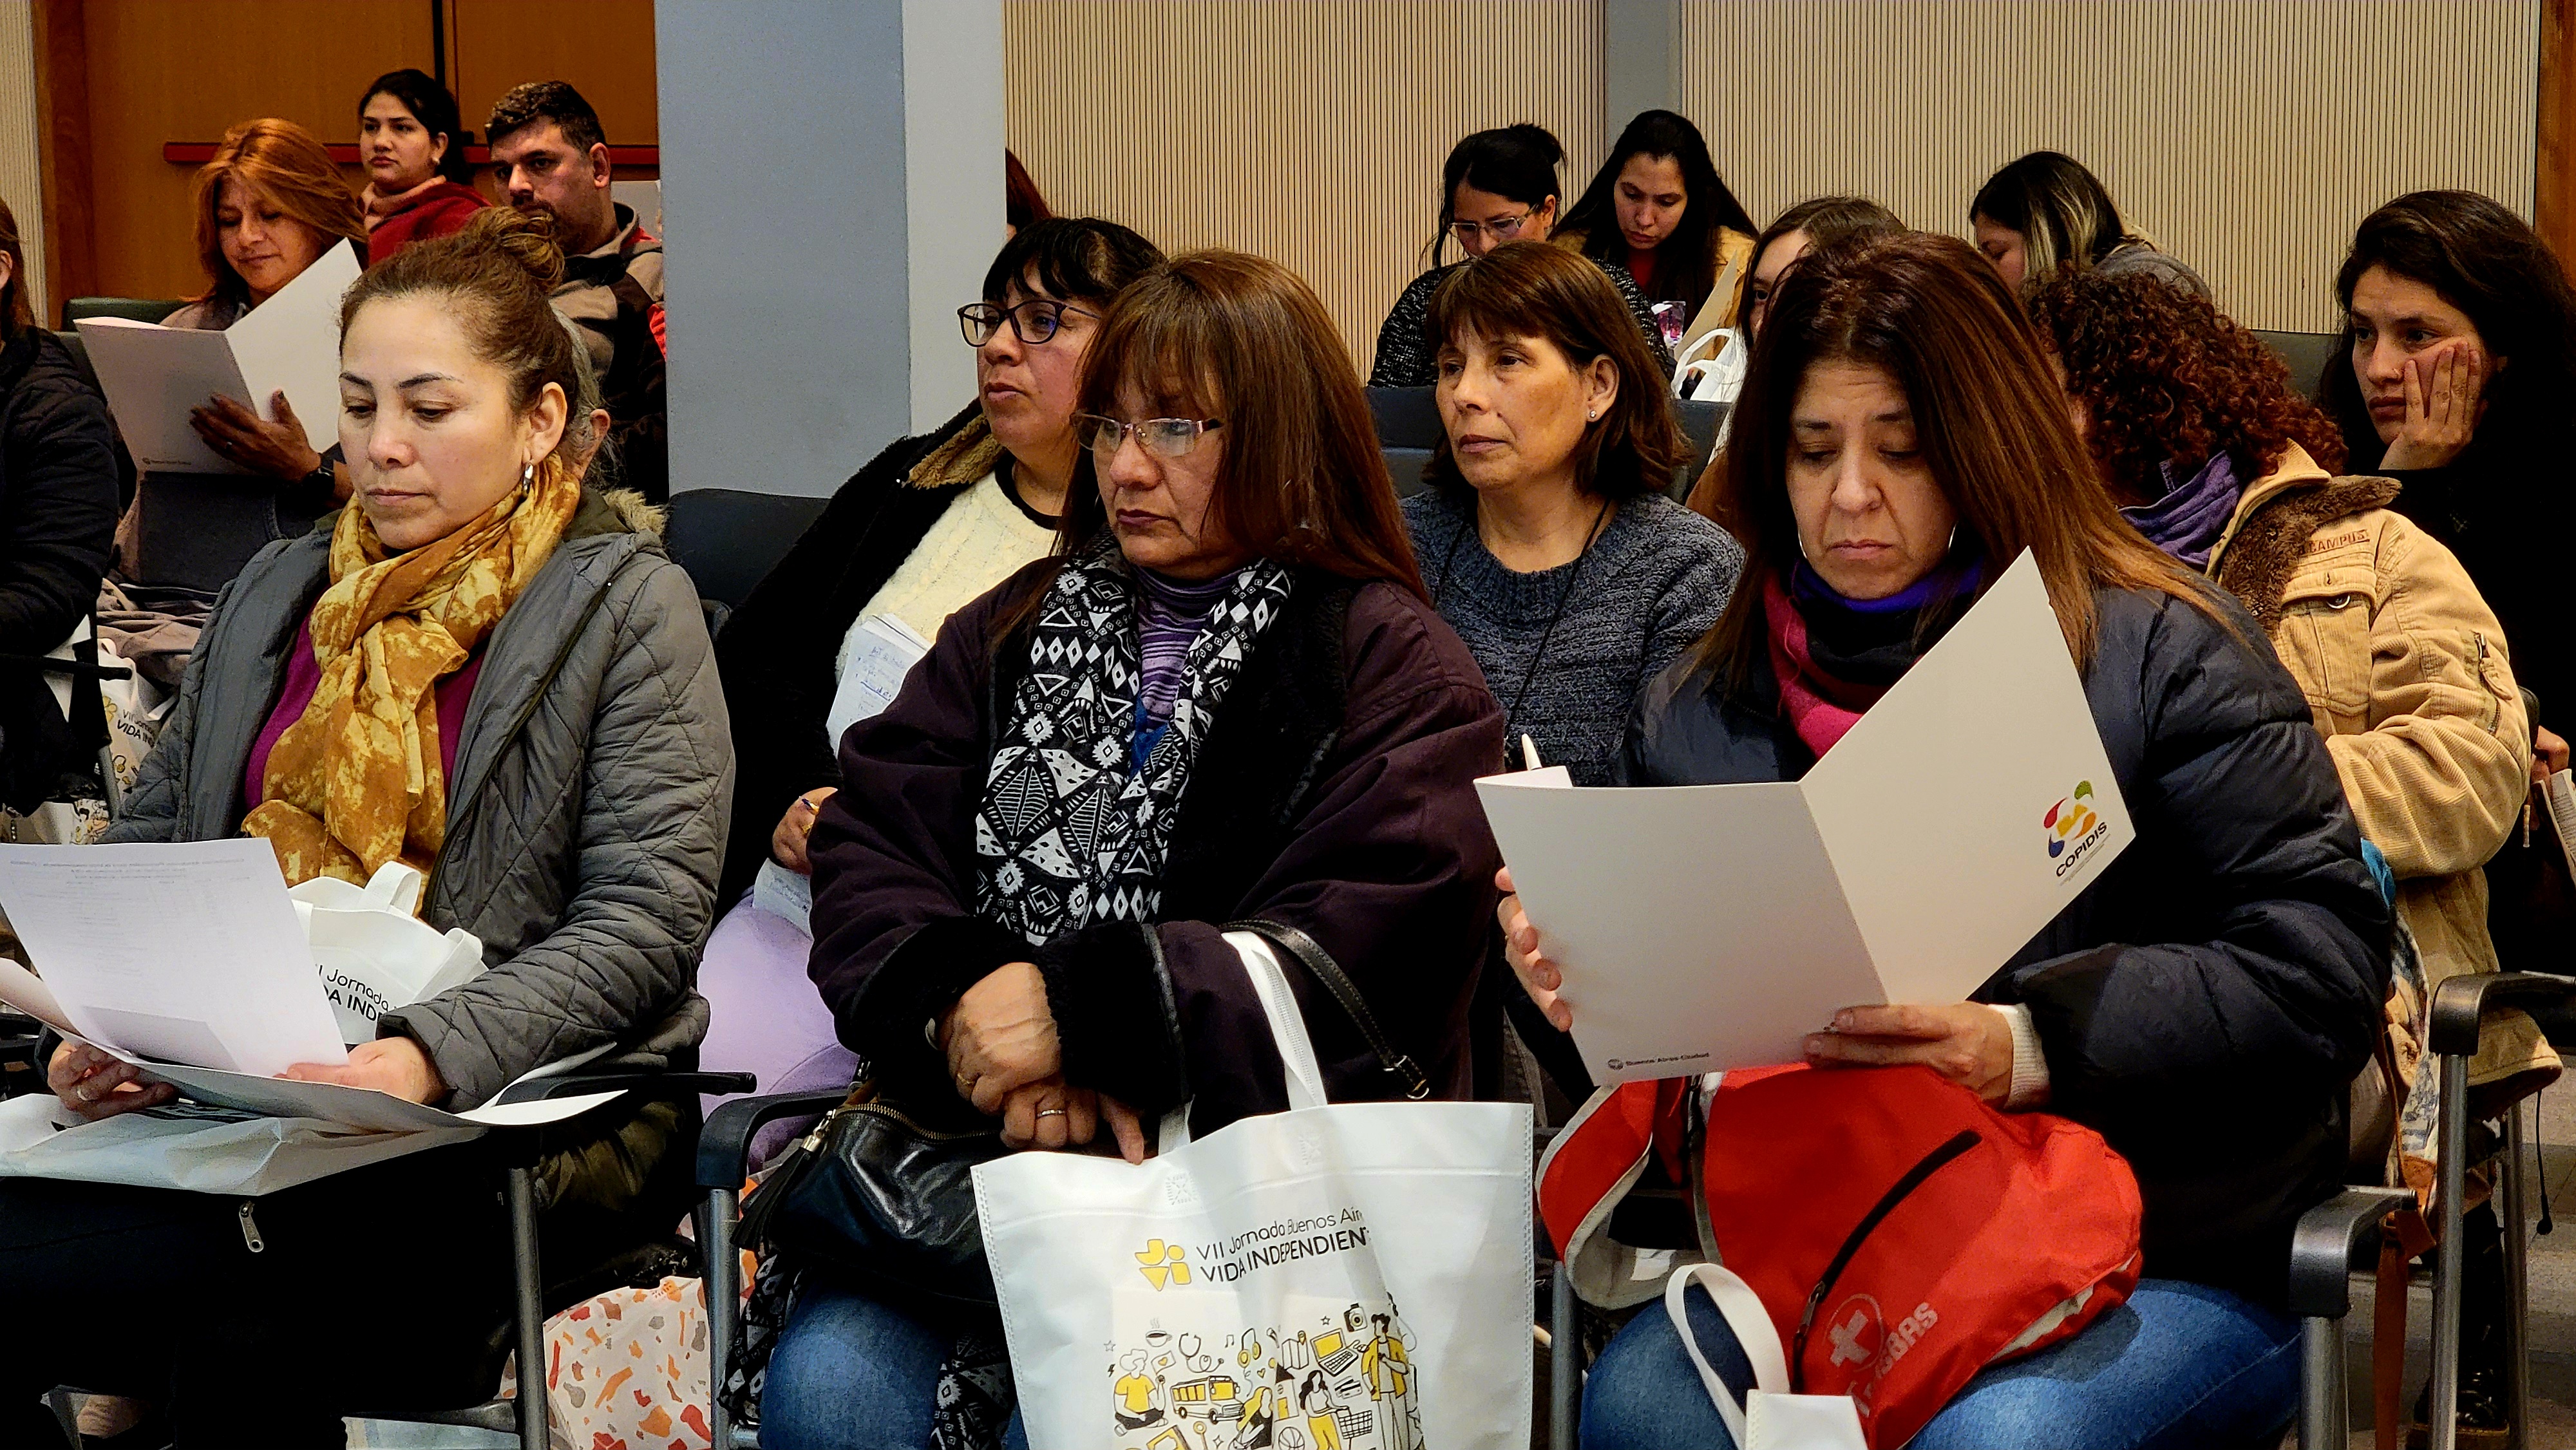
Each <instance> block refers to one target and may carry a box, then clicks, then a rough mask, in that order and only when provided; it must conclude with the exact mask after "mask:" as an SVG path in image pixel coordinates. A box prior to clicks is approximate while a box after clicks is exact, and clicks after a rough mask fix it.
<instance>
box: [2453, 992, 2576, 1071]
mask: <svg viewBox="0 0 2576 1450" xmlns="http://www.w3.org/2000/svg"><path fill="white" fill-rule="evenodd" d="M2571 1001H2576V977H2561V976H2557V975H2554V974H2552V973H2549V972H2463V973H2461V974H2460V975H2458V976H2456V977H2453V978H2451V979H2450V980H2449V981H2447V982H2444V983H2443V984H2442V985H2440V986H2439V987H2436V988H2434V989H2433V1030H2432V1032H2431V1033H2429V1034H2428V1036H2429V1037H2430V1038H2431V1041H2430V1042H2429V1043H2428V1044H2427V1045H2428V1046H2430V1047H2431V1048H2432V1050H2433V1051H2434V1052H2436V1053H2439V1054H2440V1055H2442V1056H2444V1057H2467V1056H2469V1055H2471V1054H2473V1053H2475V1052H2476V1051H2477V1050H2478V1028H2479V1026H2480V1025H2481V1024H2482V1023H2484V1022H2485V1021H2486V1019H2487V1018H2489V1017H2491V1016H2494V1015H2495V1014H2496V1013H2497V1012H2500V1011H2503V1010H2504V1009H2506V1008H2508V1007H2521V1008H2532V1007H2553V1006H2561V1005H2564V1004H2566V1003H2568V1002H2571Z"/></svg>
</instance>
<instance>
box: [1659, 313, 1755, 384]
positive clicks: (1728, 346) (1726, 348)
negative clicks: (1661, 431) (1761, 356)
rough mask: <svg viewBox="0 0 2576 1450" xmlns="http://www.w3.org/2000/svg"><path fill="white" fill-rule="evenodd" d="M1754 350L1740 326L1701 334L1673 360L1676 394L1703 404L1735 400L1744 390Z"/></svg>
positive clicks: (1721, 328)
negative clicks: (1746, 373)
mask: <svg viewBox="0 0 2576 1450" xmlns="http://www.w3.org/2000/svg"><path fill="white" fill-rule="evenodd" d="M1752 363H1753V350H1752V348H1751V347H1750V345H1748V344H1747V343H1746V342H1745V340H1744V329H1742V328H1740V327H1717V328H1711V329H1710V330H1708V331H1707V332H1704V333H1701V334H1700V335H1699V336H1698V337H1697V338H1695V339H1693V340H1692V342H1691V344H1690V346H1688V347H1686V348H1683V349H1682V350H1681V353H1680V355H1679V356H1677V357H1676V358H1675V359H1674V360H1673V396H1674V397H1676V398H1689V399H1691V400H1693V401H1695V402H1702V403H1732V402H1734V401H1735V395H1736V394H1738V393H1740V392H1742V391H1743V390H1744V373H1745V370H1746V369H1747V368H1749V367H1750V366H1751V365H1752Z"/></svg>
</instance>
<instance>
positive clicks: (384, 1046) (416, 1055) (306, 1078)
mask: <svg viewBox="0 0 2576 1450" xmlns="http://www.w3.org/2000/svg"><path fill="white" fill-rule="evenodd" d="M285 1076H286V1077H287V1078H288V1079H289V1080H290V1081H294V1082H335V1083H338V1084H339V1085H340V1086H342V1087H355V1088H374V1089H375V1090H376V1091H378V1092H380V1093H390V1094H392V1095H393V1096H395V1097H398V1098H400V1099H402V1100H403V1101H404V1102H407V1103H434V1102H436V1101H438V1100H439V1099H440V1098H443V1097H445V1096H447V1083H446V1081H445V1080H444V1079H442V1078H440V1077H439V1075H438V1067H437V1065H436V1064H435V1063H432V1062H431V1061H430V1060H429V1054H428V1053H426V1052H423V1051H421V1047H420V1044H419V1043H417V1042H414V1041H412V1040H411V1039H410V1038H408V1037H379V1038H377V1039H376V1040H375V1041H373V1042H362V1043H359V1044H358V1045H357V1046H355V1047H352V1048H350V1049H349V1061H348V1063H347V1065H345V1066H341V1067H331V1066H327V1065H325V1064H323V1063H319V1062H299V1063H297V1064H295V1065H294V1066H293V1067H290V1068H288V1069H287V1070H286V1072H285Z"/></svg>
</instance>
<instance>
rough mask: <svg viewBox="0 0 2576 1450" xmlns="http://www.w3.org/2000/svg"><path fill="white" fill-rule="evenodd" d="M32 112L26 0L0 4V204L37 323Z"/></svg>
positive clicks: (41, 257) (40, 210) (41, 195)
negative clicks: (14, 230) (9, 220)
mask: <svg viewBox="0 0 2576 1450" xmlns="http://www.w3.org/2000/svg"><path fill="white" fill-rule="evenodd" d="M43 125H44V118H43V117H42V116H40V115H38V114H37V111H36V14H35V10H34V8H33V7H32V6H31V5H30V4H29V3H28V0H0V201H6V202H8V203H9V210H10V213H11V214H12V215H14V216H15V217H17V219H18V235H19V245H20V247H21V249H22V250H23V252H24V253H25V256H26V260H27V266H26V270H25V271H24V272H23V273H21V274H20V276H19V278H18V285H19V286H21V287H24V288H26V289H27V292H28V297H29V298H30V300H31V301H32V303H33V305H34V307H35V309H36V317H37V319H38V320H39V321H50V320H51V318H52V316H53V308H52V299H50V298H48V297H46V296H45V187H44V173H43V171H42V168H41V164H40V158H41V155H42V149H41V144H40V138H39V136H38V132H39V130H40V129H41V128H42V127H43Z"/></svg>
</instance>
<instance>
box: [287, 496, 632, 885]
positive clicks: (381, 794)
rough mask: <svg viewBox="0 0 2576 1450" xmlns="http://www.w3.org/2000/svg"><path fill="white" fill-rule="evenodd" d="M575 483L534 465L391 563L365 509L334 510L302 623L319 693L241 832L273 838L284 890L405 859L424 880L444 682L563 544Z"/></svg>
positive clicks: (438, 813)
mask: <svg viewBox="0 0 2576 1450" xmlns="http://www.w3.org/2000/svg"><path fill="white" fill-rule="evenodd" d="M580 501H581V479H580V477H579V475H578V474H576V473H574V472H573V471H572V470H570V469H568V468H566V467H564V466H563V464H562V463H561V462H560V461H559V460H556V459H551V458H550V459H548V460H546V461H545V462H544V463H541V464H539V465H537V471H536V475H535V477H534V479H533V480H532V481H531V482H530V483H529V484H528V486H526V487H523V488H520V489H516V490H513V491H512V492H511V493H510V495H509V496H508V497H506V498H504V499H502V500H501V501H500V502H499V503H497V504H494V505H493V506H492V508H491V510H490V511H489V512H487V513H485V514H484V515H483V516H482V517H481V518H479V519H476V520H475V521H474V522H472V523H470V524H467V525H466V526H465V527H463V528H460V529H458V530H456V531H455V532H454V533H451V534H449V535H448V536H446V537H445V538H443V539H438V540H436V541H434V542H432V543H427V544H423V545H421V546H420V547H419V548H417V549H412V550H410V551H408V552H405V553H400V554H388V553H387V552H386V550H385V546H384V541H383V540H381V539H379V538H377V537H376V529H375V525H374V524H372V523H370V522H369V521H368V519H367V515H366V512H365V510H363V509H360V508H358V507H357V506H355V505H354V504H353V505H351V506H350V507H347V508H344V509H342V510H341V511H340V522H339V524H338V526H337V527H335V528H334V529H333V530H332V533H331V587H329V588H328V589H325V590H323V591H322V597H321V598H320V599H318V600H316V601H314V604H313V614H312V617H311V620H310V621H309V623H310V627H311V629H312V632H313V658H314V662H315V663H317V664H319V665H320V666H321V667H322V683H321V685H320V686H319V687H318V688H317V689H315V690H314V692H313V700H312V703H310V704H308V705H306V706H305V707H304V713H303V714H302V715H300V716H298V717H297V718H296V720H295V723H293V724H292V725H289V726H287V727H286V731H285V733H284V734H282V735H280V736H279V737H278V741H277V744H276V746H275V747H274V748H273V749H272V750H271V751H270V752H269V757H268V767H267V770H266V772H265V774H264V775H263V777H262V779H261V781H260V787H261V788H260V800H259V804H258V806H257V808H256V809H254V810H253V811H252V812H251V813H250V815H249V816H248V817H246V818H245V819H244V820H243V821H242V834H244V835H248V836H262V837H266V838H267V840H268V843H269V845H270V846H271V847H273V848H275V850H276V851H277V864H278V867H279V869H281V870H283V871H284V872H285V873H286V879H287V882H288V884H290V885H292V884H295V883H298V882H304V881H310V880H312V879H313V878H315V877H317V876H336V877H338V878H340V879H341V880H343V881H354V882H357V883H359V884H361V885H363V884H365V882H366V881H367V879H368V877H370V876H372V875H373V874H374V873H375V870H376V868H377V867H379V866H382V865H384V864H385V863H386V862H388V861H392V860H396V859H400V860H402V861H405V862H408V863H409V864H411V865H413V866H417V867H419V868H420V869H421V870H422V872H424V873H426V872H427V871H428V870H429V868H430V864H431V863H432V862H433V861H435V860H436V859H437V857H438V848H439V846H440V844H441V843H442V842H444V841H445V840H446V838H447V781H446V778H445V774H446V773H445V771H444V770H443V768H442V767H441V765H440V763H439V748H438V695H437V689H436V686H437V684H438V682H439V681H440V680H441V679H443V678H445V677H446V676H448V675H451V674H454V673H455V672H456V671H457V670H459V669H462V668H463V667H464V665H465V662H466V661H467V660H468V659H470V658H472V657H473V653H474V649H475V647H476V646H477V645H479V644H481V643H482V642H483V637H484V635H486V634H487V633H489V632H490V631H491V629H492V626H494V625H495V624H498V623H500V621H501V615H502V614H503V612H505V611H506V610H508V609H509V607H510V602H511V601H512V600H514V599H516V598H518V597H519V591H520V590H521V589H524V588H525V587H527V583H528V581H529V580H530V579H533V578H535V577H536V574H537V571H538V570H539V569H542V568H544V567H545V562H546V560H547V558H548V557H550V556H551V555H552V554H553V553H554V550H555V545H556V544H557V543H559V542H561V541H562V539H563V534H564V528H565V526H566V525H568V524H569V523H571V522H572V514H573V508H574V506H575V505H576V504H578V503H580Z"/></svg>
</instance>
